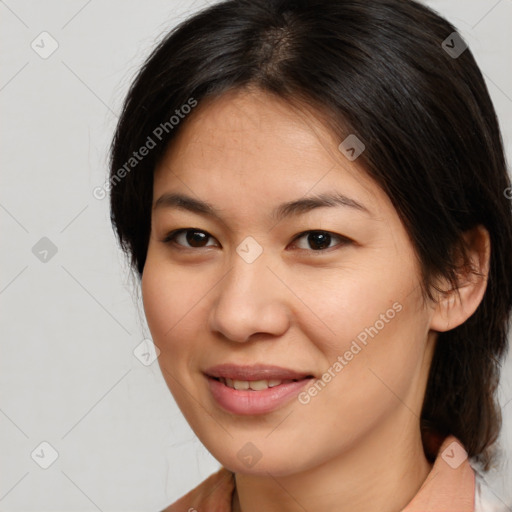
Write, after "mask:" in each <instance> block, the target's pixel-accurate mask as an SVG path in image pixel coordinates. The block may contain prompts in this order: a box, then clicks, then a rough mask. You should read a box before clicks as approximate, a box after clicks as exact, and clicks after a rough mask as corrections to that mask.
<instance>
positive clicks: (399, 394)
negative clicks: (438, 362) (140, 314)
mask: <svg viewBox="0 0 512 512" xmlns="http://www.w3.org/2000/svg"><path fill="white" fill-rule="evenodd" d="M340 142H341V140H337V139H336V137H334V136H333V135H332V134H331V133H330V132H329V131H328V130H327V128H325V126H324V125H323V124H322V123H321V122H320V121H319V120H317V119H314V118H312V117H311V116H309V117H304V115H300V114H299V113H298V112H297V111H295V110H293V109H291V108H290V107H289V106H288V105H287V104H284V103H282V102H280V101H278V100H276V99H275V98H273V97H270V96H268V95H266V94H264V93H261V92H257V91H256V92H255V91H252V92H239V93H235V94H232V93H229V94H227V95H225V96H223V97H222V98H220V99H218V100H216V101H214V102H213V103H210V104H206V105H203V106H201V105H200V106H199V107H198V108H197V110H196V111H195V112H194V113H193V114H192V115H191V117H190V118H189V119H187V120H186V121H185V122H184V125H183V126H182V127H181V131H180V132H179V134H178V136H177V139H176V140H175V141H174V143H173V145H172V147H171V148H170V149H169V150H168V152H167V154H166V155H165V158H164V159H163V161H162V162H161V164H160V165H159V167H158V168H157V169H156V171H155V179H154V193H153V201H154V203H155V202H156V200H157V199H158V198H159V197H160V196H162V194H164V193H171V192H173V193H181V194H186V195H188V196H191V197H193V198H195V199H200V200H202V201H207V202H208V203H210V204H211V205H213V206H214V207H215V208H217V209H218V211H219V215H220V217H221V218H219V219H216V218H214V217H209V216H205V215H201V214H198V213H193V212H190V211H185V210H184V209H178V208H171V207H169V208H166V207H162V208H155V209H154V210H153V214H152V230H151V238H150V242H149V247H148V256H147V261H146V265H145V268H144V273H143V277H142V292H143V301H144V309H145V312H146V317H147V320H148V325H149V327H150V330H151V333H152V336H153V340H154V342H155V344H156V345H157V346H158V347H159V349H160V351H161V355H160V357H159V363H160V366H161V369H162V372H163V376H164V378H165V379H166V382H167V384H168V386H169V389H170V390H171V392H172V394H173V396H174V398H175V400H176V402H177V404H178V406H179V407H180V409H181V411H182V412H183V414H184V416H185V418H186V419H187V421H188V423H189V424H190V426H191V428H192V429H193V430H194V432H195V433H196V434H197V436H198V437H199V439H200V440H201V442H202V443H203V444H204V445H205V446H206V448H207V449H208V450H209V451H210V452H211V453H212V454H213V456H214V457H215V458H216V459H217V460H219V461H220V462H221V463H222V464H223V465H224V466H225V467H227V468H229V469H230V470H232V471H234V472H235V473H236V493H235V495H234V501H233V507H234V510H235V511H236V512H259V511H261V510H265V511H267V512H274V511H275V512H277V511H279V512H292V511H293V512H296V511H303V510H304V509H305V510H310V511H311V510H322V511H324V512H334V511H336V512H345V511H347V512H348V511H350V512H363V511H364V512H373V511H375V512H377V511H378V512H397V511H399V510H401V509H402V508H403V507H405V506H406V505H407V503H408V502H409V501H410V500H411V499H412V498H413V496H414V495H415V494H416V493H417V492H418V490H419V488H420V487H421V485H422V483H423V481H424V480H425V478H426V477H427V474H428V473H429V471H430V469H431V465H430V464H429V462H428V461H427V459H426V457H425V454H424V451H423V447H422V440H421V436H420V429H419V416H420V411H421V406H422V403H423V397H424V393H425V386H426V382H427V377H428V370H429V367H430V362H431V358H432V354H433V350H434V347H435V343H436V338H437V334H436V333H437V332H438V331H444V330H449V329H452V328H454V327H456V326H457V325H460V324H461V323H463V322H464V321H465V320H466V319H467V318H468V317H469V316H470V315H471V314H472V313H473V312H474V311H475V309H476V307H477V306H478V304H479V302H480V301H481V299H482V297H483V293H484V291H485V286H486V280H485V279H483V280H480V281H476V280H471V281H469V280H468V281H467V283H465V284H464V285H463V286H462V287H461V299H460V301H459V299H458V298H457V299H454V297H448V298H447V299H443V300H441V301H440V302H439V303H437V304H435V303H432V304H425V303H424V301H423V299H422V297H421V291H420V273H419V266H418V262H417V259H416V256H415V252H414V249H413V247H412V245H411V242H410V240H409V238H408V236H407V233H406V231H405V229H404V227H403V225H402V223H401V221H400V219H399V217H398V215H397V213H396V211H395V209H394V207H393V205H392V204H391V202H390V200H389V198H388V197H387V196H386V195H385V193H384V192H383V191H382V190H381V189H380V188H379V187H378V186H377V184H375V183H374V182H373V181H372V180H371V179H370V178H369V177H368V176H367V175H366V174H365V172H364V170H363V169H362V168H361V167H360V166H359V165H358V161H357V160H355V161H354V162H350V161H349V160H347V159H346V158H345V157H344V156H343V155H342V154H341V153H340V152H339V151H338V150H337V147H338V144H339V143H340ZM333 191H337V192H339V193H340V194H344V195H345V196H348V197H349V198H351V199H353V200H355V201H357V202H358V203H360V204H362V205H363V206H364V207H365V208H366V209H367V210H368V211H365V210H363V209H357V208H352V207H348V206H334V207H322V208H315V209H312V210H311V211H308V212H306V213H303V214H300V215H295V216H290V217H287V218H284V219H282V220H281V221H279V222H277V221H276V220H275V219H274V218H272V217H271V212H272V211H273V210H274V209H275V208H276V207H277V206H278V205H280V204H281V203H283V202H286V201H292V200H295V199H300V198H303V197H304V196H311V195H313V194H322V193H332V192H333ZM180 228H189V229H192V230H193V231H194V230H200V231H202V232H204V233H206V234H207V235H209V236H205V239H204V244H203V245H202V246H200V245H197V246H191V245H189V243H188V242H187V239H186V236H185V234H181V235H178V236H177V237H176V238H175V239H174V242H167V243H164V242H163V239H164V238H165V236H166V235H167V234H168V233H169V232H170V231H171V230H175V229H180ZM306 230H312V231H319V230H321V231H324V232H328V233H330V234H331V238H330V239H328V241H327V244H326V245H327V246H328V248H325V249H322V250H314V247H315V246H314V245H311V239H310V238H309V239H308V234H306V235H304V236H302V237H300V238H297V235H299V234H300V233H301V232H304V231H306ZM248 236H251V237H253V238H254V239H255V240H256V241H257V243H258V244H259V246H260V247H261V248H262V250H263V252H262V254H261V255H260V256H259V257H258V258H257V259H256V260H255V261H253V262H252V263H250V264H249V263H247V262H246V261H245V260H244V259H243V258H241V257H240V256H239V254H238V253H237V252H236V248H237V247H238V246H239V244H240V243H241V242H242V241H244V239H245V238H246V237H248ZM339 237H342V238H339ZM329 240H330V243H329ZM470 240H471V241H472V243H473V247H474V253H473V254H474V262H475V265H476V266H477V267H478V268H479V269H480V270H481V271H482V272H484V273H485V274H486V269H487V265H488V260H489V250H490V249H489V241H488V234H487V232H486V231H485V230H478V231H475V233H473V234H472V237H471V238H470ZM313 242H314V240H313ZM393 304H399V305H400V306H401V309H400V311H399V312H398V311H397V310H396V309H395V314H394V315H393V317H392V318H389V317H390V316H391V313H387V312H388V311H389V310H390V308H391V309H393V308H392V305H393ZM381 315H384V316H385V319H382V316H381ZM379 319H381V322H380V323H379V324H377V323H376V322H377V321H378V320H379ZM385 320H387V321H385ZM381 324H382V325H383V327H382V328H380V329H378V333H377V334H376V335H375V336H373V337H371V338H370V337H368V341H367V344H366V345H364V346H363V347H362V349H361V350H360V351H359V352H358V353H357V355H354V356H353V358H351V360H350V361H348V364H347V365H345V366H344V367H343V369H342V370H341V371H339V372H337V373H336V376H335V377H333V378H332V379H331V380H330V382H329V383H328V384H327V385H326V386H325V388H324V389H322V391H321V392H319V393H318V394H317V395H316V396H314V397H311V399H310V401H309V402H308V403H301V402H299V401H298V400H297V399H293V400H291V401H290V402H289V403H287V404H286V405H284V406H283V407H280V408H279V409H277V410H275V411H272V412H270V413H267V414H261V415H251V416H240V415H235V414H231V413H229V412H226V411H225V410H223V409H222V408H221V407H220V406H219V405H218V404H217V402H216V401H215V400H214V399H213V397H212V396H211V394H210V391H209V387H208V384H207V381H206V378H205V376H204V374H203V371H204V370H205V369H206V368H208V367H209V366H212V365H216V364H221V363H226V362H230V363H236V364H254V363H266V364H274V365H278V366H283V367H286V368H292V369H294V370H299V371H304V372H307V373H310V374H313V375H315V376H316V377H318V378H321V376H322V375H323V374H324V372H326V371H327V369H328V368H330V367H332V366H333V364H334V363H335V361H336V360H337V358H338V356H340V355H341V356H343V355H344V354H345V353H346V352H347V350H349V348H350V346H351V343H352V341H353V340H354V339H356V337H357V336H358V334H360V333H361V332H363V331H364V330H365V328H369V327H370V326H375V325H378V326H380V325H381ZM247 442H251V443H252V444H253V445H255V446H256V447H257V449H258V451H259V452H260V453H261V459H260V460H259V461H258V462H257V463H256V464H255V465H253V466H252V467H247V465H246V464H244V463H243V461H242V460H240V459H239V458H238V457H237V453H238V451H239V450H240V449H241V448H242V447H243V446H244V445H245V444H246V443H247Z"/></svg>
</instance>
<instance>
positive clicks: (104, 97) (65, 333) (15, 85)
mask: <svg viewBox="0 0 512 512" xmlns="http://www.w3.org/2000/svg"><path fill="white" fill-rule="evenodd" d="M207 3H208V2H206V1H204V0H203V1H197V2H192V1H185V0H151V1H148V2H134V1H126V0H124V1H123V0H107V1H105V0H104V1H99V0H89V1H85V0H73V1H66V2H63V1H60V2H57V1H36V0H32V1H28V0H25V1H24V0H6V1H0V23H1V31H0V47H1V48H2V53H1V66H0V73H1V76H0V108H1V149H0V165H1V169H2V174H1V176H2V181H1V188H0V223H1V233H2V249H3V250H2V259H1V265H0V268H1V274H0V306H1V312H2V315H1V328H2V331H1V333H2V335H1V358H0V379H1V380H0V382H1V396H0V436H1V447H0V453H1V470H0V474H1V475H2V476H1V478H0V510H2V511H21V510H24V511H43V510H45V511H57V510H60V511H89V510H90V511H95V510H102V511H136V510H137V511H139V510H140V511H155V510H159V509H161V508H163V507H164V506H166V505H168V504H170V503H171V502H173V501H174V500H176V499H177V498H178V497H180V496H181V495H183V494H184V493H186V492H188V491H189V490H190V489H191V488H192V487H193V486H195V485H196V484H197V483H199V482H200V481H202V480H203V479H204V478H206V476H208V475H209V474H211V473H212V472H213V471H215V470H216V469H217V468H218V467H219V464H218V462H217V461H216V460H215V459H213V457H212V456H211V455H210V454H209V453H208V452H207V451H206V449H205V448H204V447H203V446H202V445H201V443H200V442H199V441H198V439H197V438H196V437H195V435H194V433H193V432H192V431H191V429H190V428H189V426H188V424H187V423H186V422H185V420H184V419H183V417H182V416H181V413H180V411H179V410H178V408H177V406H176V404H175V403H174V401H173V399H172V396H171V395H170V393H169V391H168V389H167V387H166V385H165V383H164V381H163V378H162V376H161V373H160V370H159V368H158V365H157V363H154V364H153V365H151V366H148V367H146V366H144V365H143V364H141V363H140V362H139V360H138V359H136V358H135V357H134V355H133V352H132V351H133V350H134V348H135V347H136V346H137V345H138V344H139V343H140V342H141V341H142V340H143V339H144V338H148V337H150V335H149V331H148V329H147V326H146V324H145V321H144V318H143V313H142V311H143V310H142V306H141V302H140V297H138V296H137V294H136V293H135V292H134V291H133V282H132V281H131V279H130V277H129V274H128V269H127V267H126V265H125V263H124V258H123V255H122V253H121V252H120V250H119V249H118V248H117V246H116V243H115V239H114V235H113V232H112V230H111V226H110V219H109V211H108V200H107V199H103V200H98V199H95V198H94V197H93V195H92V190H93V188H94V187H96V186H99V185H102V184H103V183H104V180H105V177H106V173H107V150H108V146H109V143H110V140H111V136H112V132H113V129H114V126H115V123H116V119H117V114H118V113H119V111H120V106H121V104H122V101H123V98H124V95H125V93H126V91H127V87H128V85H129V83H130V79H131V78H132V77H133V76H134V73H135V72H136V71H137V69H138V67H139V65H140V64H141V63H142V61H143V59H144V58H145V57H146V56H147V55H148V53H149V52H150V50H151V49H152V48H153V47H154V45H155V43H156V42H157V40H159V39H160V38H161V37H162V36H163V35H164V33H165V32H167V31H168V30H169V29H170V28H171V27H172V26H173V25H175V24H176V23H177V22H178V21H180V20H182V19H183V18H184V17H186V16H188V15H189V14H191V13H192V12H195V11H196V10H198V9H200V8H201V7H203V6H206V5H207ZM209 3H212V2H209ZM427 3H428V4H429V5H430V6H432V7H434V8H435V9H437V10H438V12H440V13H441V14H443V15H445V16H446V17H447V18H448V19H449V20H450V21H452V22H453V23H454V24H455V25H456V27H457V28H458V30H459V32H460V33H461V34H462V36H463V37H464V38H465V39H466V41H467V42H468V43H469V45H470V47H471V49H472V51H473V52H474V54H475V57H476V59H477V62H478V63H479V65H480V66H481V69H482V70H483V72H484V74H485V76H486V79H487V83H488V86H489V90H490V93H491V96H492V99H493V101H494V104H495V106H496V108H497V111H498V115H499V118H500V122H501V126H502V130H503V136H504V140H505V144H506V148H507V153H508V155H509V161H510V159H511V155H512V73H511V50H510V49H511V48H512V35H511V28H512V27H511V22H512V0H500V1H497V0H471V1H468V0H464V1H460V0H431V1H428V2H427ZM43 31H47V32H49V33H50V34H51V36H52V37H53V38H54V39H55V40H56V41H57V42H58V45H59V46H58V49H57V50H56V51H55V53H53V54H52V55H51V56H50V57H48V58H47V59H43V58H41V57H40V56H39V55H38V54H37V53H36V52H35V51H34V50H33V49H32V48H31V43H32V41H33V40H36V43H37V41H40V39H38V36H39V34H40V33H41V32H43ZM447 35H448V34H447ZM39 44H40V45H41V43H39ZM45 48H46V49H48V48H49V40H48V39H47V40H46V44H45ZM42 237H48V238H49V239H50V240H51V241H52V242H53V243H54V244H55V246H56V247H57V253H56V254H55V255H54V256H53V257H51V259H49V260H48V261H47V262H46V263H44V262H42V261H40V260H39V259H38V258H36V256H35V255H34V254H33V252H32V247H33V246H34V245H35V244H36V243H37V242H38V241H39V240H40V239H41V238H42ZM511 376H512V361H511V358H510V357H509V358H508V359H507V361H506V363H505V365H504V375H503V381H502V384H501V388H500V398H501V403H502V405H503V414H504V429H503V434H502V437H501V443H502V445H503V448H504V450H506V452H507V454H508V455H507V457H508V459H511V457H510V453H511V446H512V377H511ZM43 441H46V442H48V443H50V444H51V445H52V446H53V447H54V448H55V450H56V451H57V452H58V455H59V456H58V458H57V460H56V461H55V462H54V463H53V464H52V465H51V466H50V467H49V468H48V469H42V468H41V467H39V465H38V464H36V462H34V460H33V458H31V453H32V452H33V451H34V450H35V449H36V452H35V453H36V455H34V458H35V459H36V460H38V461H39V462H44V458H45V457H46V458H47V460H49V459H48V457H49V456H50V451H49V450H48V449H46V451H45V449H44V447H43V452H41V448H38V447H39V445H40V443H41V442H43ZM37 454H39V457H38V455H37ZM43 454H44V455H43ZM503 464H504V467H502V468H500V470H499V472H498V473H497V475H495V476H494V477H493V478H492V479H491V483H492V488H493V490H494V492H495V493H496V494H497V495H498V496H499V497H500V498H501V499H503V500H510V499H511V497H510V491H509V490H507V489H506V486H505V482H506V481H508V482H512V471H511V467H510V466H511V463H510V460H508V461H506V460H505V461H504V463H503ZM511 487H512V486H511ZM507 492H509V495H508V497H507ZM508 503H510V501H508Z"/></svg>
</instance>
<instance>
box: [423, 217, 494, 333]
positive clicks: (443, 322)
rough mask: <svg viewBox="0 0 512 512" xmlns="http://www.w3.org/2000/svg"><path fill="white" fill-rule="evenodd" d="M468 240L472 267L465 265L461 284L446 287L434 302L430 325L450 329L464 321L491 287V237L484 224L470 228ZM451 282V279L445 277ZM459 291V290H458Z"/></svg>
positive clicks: (434, 328)
mask: <svg viewBox="0 0 512 512" xmlns="http://www.w3.org/2000/svg"><path fill="white" fill-rule="evenodd" d="M463 236H464V240H465V242H466V244H467V246H468V257H469V260H470V265H471V267H472V268H471V269H467V268H466V269H463V270H461V271H460V274H459V276H458V283H459V284H458V288H456V289H453V288H452V289H449V290H448V289H447V288H448V287H446V288H444V290H445V292H446V293H445V294H441V295H440V296H439V297H438V302H437V303H435V304H434V306H433V315H432V318H431V322H430V329H431V330H434V331H438V332H443V331H449V330H451V329H454V328H455V327H458V326H459V325H461V324H463V323H464V322H465V321H466V320H467V319H468V318H469V317H470V316H471V315H472V314H473V313H474V312H475V311H476V309H477V308H478V305H479V304H480V302H481V301H482V298H483V296H484V293H485V290H486V288H487V279H488V275H489V262H490V255H491V240H490V236H489V232H488V231H487V229H485V227H483V226H482V225H478V226H476V227H475V228H473V229H471V230H469V231H466V232H465V233H464V235H463ZM442 282H443V283H445V285H446V284H447V281H446V280H445V281H442ZM457 292H458V293H457Z"/></svg>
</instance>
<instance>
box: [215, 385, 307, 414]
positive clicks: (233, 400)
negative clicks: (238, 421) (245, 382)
mask: <svg viewBox="0 0 512 512" xmlns="http://www.w3.org/2000/svg"><path fill="white" fill-rule="evenodd" d="M207 379H208V384H209V386H210V392H211V394H212V395H213V398H215V400H216V401H217V403H218V404H219V405H220V406H221V407H222V408H223V409H225V410H226V411H228V412H231V413H234V414H242V415H250V414H265V413H268V412H271V411H274V410H275V409H277V408H278V407H281V406H282V405H284V404H286V403H288V402H289V401H290V400H292V399H293V398H295V397H297V395H298V394H299V391H300V390H301V389H302V388H303V387H304V386H305V385H306V384H308V383H309V382H311V381H312V380H313V378H307V379H302V380H298V381H296V382H289V383H287V384H279V385H278V386H274V387H271V388H267V389H263V390H261V391H253V390H250V389H248V390H242V389H233V388H230V387H229V386H226V385H225V384H223V383H222V382H220V381H218V380H215V379H214V378H212V377H207Z"/></svg>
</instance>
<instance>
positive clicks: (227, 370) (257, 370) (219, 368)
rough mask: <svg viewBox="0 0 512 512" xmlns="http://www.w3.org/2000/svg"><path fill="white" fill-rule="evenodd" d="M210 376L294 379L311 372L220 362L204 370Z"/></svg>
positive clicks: (245, 379) (241, 378) (244, 379)
mask: <svg viewBox="0 0 512 512" xmlns="http://www.w3.org/2000/svg"><path fill="white" fill-rule="evenodd" d="M204 373H205V374H206V375H208V376H209V377H217V378H218V377H223V378H225V379H233V380H243V381H249V380H271V379H275V380H293V379H303V378H305V377H311V376H312V374H311V373H309V372H301V371H296V370H292V369H290V368H282V367H280V366H272V365H267V364H254V365H236V364H230V363H226V364H219V365H216V366H211V367H210V368H208V369H206V370H205V372H204Z"/></svg>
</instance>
